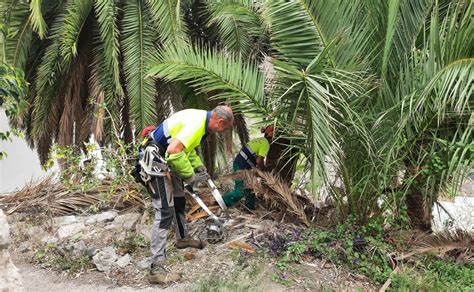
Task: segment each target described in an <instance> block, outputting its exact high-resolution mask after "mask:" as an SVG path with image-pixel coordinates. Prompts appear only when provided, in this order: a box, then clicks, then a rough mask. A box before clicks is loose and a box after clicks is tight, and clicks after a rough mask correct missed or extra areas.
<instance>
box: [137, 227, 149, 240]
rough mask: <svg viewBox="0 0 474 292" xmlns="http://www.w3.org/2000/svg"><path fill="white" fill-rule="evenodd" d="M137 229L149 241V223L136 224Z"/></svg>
mask: <svg viewBox="0 0 474 292" xmlns="http://www.w3.org/2000/svg"><path fill="white" fill-rule="evenodd" d="M137 231H138V233H139V234H141V235H143V237H145V238H146V239H147V240H148V241H149V242H151V225H137Z"/></svg>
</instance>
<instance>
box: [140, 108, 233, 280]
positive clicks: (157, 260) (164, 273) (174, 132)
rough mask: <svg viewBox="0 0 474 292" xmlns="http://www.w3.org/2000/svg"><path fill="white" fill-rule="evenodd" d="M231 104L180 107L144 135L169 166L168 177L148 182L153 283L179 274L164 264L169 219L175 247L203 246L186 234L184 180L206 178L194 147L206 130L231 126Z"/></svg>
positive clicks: (178, 277) (212, 130) (195, 180)
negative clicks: (151, 209)
mask: <svg viewBox="0 0 474 292" xmlns="http://www.w3.org/2000/svg"><path fill="white" fill-rule="evenodd" d="M233 121H234V118H233V113H232V110H231V108H230V107H228V106H217V107H216V108H215V109H213V110H212V111H211V112H206V111H204V110H197V109H186V110H182V111H179V112H177V113H175V114H173V115H171V116H170V117H169V118H167V119H166V120H165V121H164V122H163V123H161V124H160V125H158V126H157V127H156V128H155V129H154V130H153V131H151V132H149V133H148V134H147V133H145V134H147V136H148V137H149V138H152V139H153V141H154V142H155V143H156V144H158V146H159V148H160V152H161V153H160V154H162V155H163V156H164V158H165V160H166V162H167V164H168V166H169V167H170V169H171V179H169V178H167V177H154V178H153V179H151V180H150V181H149V182H148V183H147V188H148V191H149V192H150V194H151V197H152V203H153V207H154V208H155V218H154V220H153V229H152V234H151V248H150V249H151V267H150V275H149V277H148V280H149V282H150V283H152V284H167V283H170V282H175V281H177V280H179V279H180V277H181V275H180V274H178V273H173V272H172V271H169V270H168V269H166V267H165V266H164V261H165V260H166V243H167V238H168V230H169V228H170V227H171V225H172V223H174V225H175V231H176V238H177V241H176V247H177V248H186V247H194V248H202V247H203V246H202V243H201V242H200V241H198V240H194V239H192V238H189V237H188V236H187V232H186V222H185V206H186V200H185V197H184V190H183V181H184V182H186V183H187V184H191V185H192V184H194V183H197V182H202V181H206V180H207V179H208V178H209V175H208V174H207V170H206V168H205V166H204V165H203V163H202V161H201V159H200V157H199V156H198V155H197V153H196V150H195V148H196V147H197V146H199V144H200V143H201V140H202V138H203V137H205V136H206V135H207V134H208V133H209V132H219V133H220V132H224V131H225V130H227V129H229V128H231V127H232V124H233Z"/></svg>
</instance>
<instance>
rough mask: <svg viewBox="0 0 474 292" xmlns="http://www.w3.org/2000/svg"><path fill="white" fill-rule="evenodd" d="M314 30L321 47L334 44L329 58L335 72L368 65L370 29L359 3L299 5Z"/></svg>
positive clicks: (335, 0)
mask: <svg viewBox="0 0 474 292" xmlns="http://www.w3.org/2000/svg"><path fill="white" fill-rule="evenodd" d="M300 2H301V3H302V5H303V7H304V8H305V10H306V11H307V13H308V15H309V16H310V18H311V21H312V23H313V26H315V27H316V28H317V31H318V33H319V35H320V38H321V40H322V41H323V44H324V46H325V47H328V46H330V45H331V43H333V42H336V43H337V46H336V47H333V48H332V49H331V51H330V52H329V54H328V55H329V57H330V59H331V60H332V61H333V63H334V64H335V65H337V67H339V68H344V69H345V70H348V69H352V68H354V69H361V68H364V66H365V67H366V66H367V64H370V63H372V61H373V59H374V58H375V57H376V55H377V53H378V51H377V50H376V48H375V47H374V40H375V37H374V27H373V26H372V23H371V21H370V13H368V11H367V9H366V8H364V6H366V5H367V2H366V1H362V0H349V1H347V0H333V1H311V0H301V1H300Z"/></svg>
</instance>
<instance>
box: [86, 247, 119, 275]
mask: <svg viewBox="0 0 474 292" xmlns="http://www.w3.org/2000/svg"><path fill="white" fill-rule="evenodd" d="M117 259H118V255H117V253H116V252H115V248H113V247H111V246H108V247H106V248H104V249H102V250H101V251H99V252H98V253H97V254H96V255H95V256H93V257H92V261H93V262H94V264H95V266H96V268H97V270H99V271H101V272H109V271H110V270H111V269H112V267H113V266H114V264H115V262H116V261H117Z"/></svg>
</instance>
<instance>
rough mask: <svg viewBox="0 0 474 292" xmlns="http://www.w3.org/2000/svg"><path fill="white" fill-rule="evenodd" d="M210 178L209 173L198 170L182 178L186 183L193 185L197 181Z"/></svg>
mask: <svg viewBox="0 0 474 292" xmlns="http://www.w3.org/2000/svg"><path fill="white" fill-rule="evenodd" d="M209 178H210V176H209V174H207V172H198V173H194V174H193V175H192V176H190V177H188V178H185V179H183V180H184V182H185V183H187V184H188V185H193V184H195V183H198V182H205V181H207V180H208V179H209Z"/></svg>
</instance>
